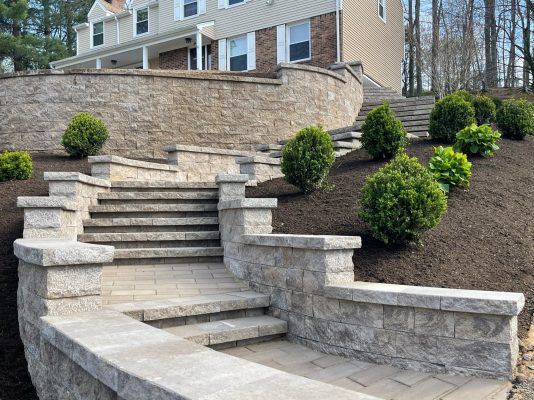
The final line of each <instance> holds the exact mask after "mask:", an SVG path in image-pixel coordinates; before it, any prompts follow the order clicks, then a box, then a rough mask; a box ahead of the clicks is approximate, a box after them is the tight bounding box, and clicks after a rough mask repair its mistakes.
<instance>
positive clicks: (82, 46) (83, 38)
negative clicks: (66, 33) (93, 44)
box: [78, 27, 91, 54]
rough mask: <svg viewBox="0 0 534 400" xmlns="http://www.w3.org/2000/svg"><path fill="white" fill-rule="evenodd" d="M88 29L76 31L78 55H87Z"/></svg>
mask: <svg viewBox="0 0 534 400" xmlns="http://www.w3.org/2000/svg"><path fill="white" fill-rule="evenodd" d="M89 40H90V34H89V27H87V28H81V29H78V54H83V53H87V52H88V51H89V50H91V49H90V47H89V44H90V41H89Z"/></svg>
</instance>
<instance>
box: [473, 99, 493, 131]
mask: <svg viewBox="0 0 534 400" xmlns="http://www.w3.org/2000/svg"><path fill="white" fill-rule="evenodd" d="M471 104H472V105H473V107H475V118H476V120H477V123H478V124H479V125H482V124H491V123H492V122H495V116H496V114H497V107H495V103H494V102H493V100H492V99H490V98H489V97H488V96H475V97H474V98H473V101H472V102H471Z"/></svg>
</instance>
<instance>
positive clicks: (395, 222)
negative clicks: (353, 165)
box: [359, 153, 447, 244]
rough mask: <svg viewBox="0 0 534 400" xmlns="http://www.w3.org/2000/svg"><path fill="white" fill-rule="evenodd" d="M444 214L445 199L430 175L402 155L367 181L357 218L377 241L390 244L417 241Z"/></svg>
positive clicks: (423, 168)
mask: <svg viewBox="0 0 534 400" xmlns="http://www.w3.org/2000/svg"><path fill="white" fill-rule="evenodd" d="M446 210H447V198H446V196H445V193H444V192H443V191H442V190H441V189H440V187H439V185H438V183H437V181H436V180H435V179H434V177H433V176H432V174H431V173H430V172H429V171H428V169H427V168H425V167H424V166H422V165H421V164H420V163H419V161H418V160H417V158H410V157H409V156H408V155H406V154H405V153H402V154H399V155H397V156H396V157H395V158H394V159H393V160H392V161H390V162H389V163H388V164H386V165H385V166H384V167H382V168H381V169H380V170H378V172H376V173H375V174H373V175H371V176H369V177H367V180H366V182H365V184H364V187H363V189H362V193H361V209H360V211H359V216H360V218H361V219H362V220H363V221H364V222H365V223H367V225H368V226H369V229H370V231H371V234H372V235H373V236H374V237H375V238H376V239H378V240H380V241H382V242H384V243H386V244H393V243H407V242H413V241H418V240H419V238H420V237H421V235H422V234H423V233H424V232H425V231H427V230H428V229H431V228H433V227H435V226H436V225H437V224H438V223H439V222H440V221H441V217H442V215H443V213H445V211H446Z"/></svg>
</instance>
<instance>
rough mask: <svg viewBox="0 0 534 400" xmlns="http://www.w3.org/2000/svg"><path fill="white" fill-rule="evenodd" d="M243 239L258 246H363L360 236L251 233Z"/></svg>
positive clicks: (332, 247)
mask: <svg viewBox="0 0 534 400" xmlns="http://www.w3.org/2000/svg"><path fill="white" fill-rule="evenodd" d="M241 241H242V242H243V243H246V244H252V245H256V246H269V247H294V248H299V249H314V250H353V249H359V248H361V247H362V240H361V238H360V237H359V236H329V235H286V234H249V235H241Z"/></svg>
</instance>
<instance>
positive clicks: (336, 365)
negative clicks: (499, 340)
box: [222, 340, 511, 400]
mask: <svg viewBox="0 0 534 400" xmlns="http://www.w3.org/2000/svg"><path fill="white" fill-rule="evenodd" d="M222 352H224V353H226V354H229V355H233V356H236V357H239V358H244V359H247V360H249V361H254V362H257V363H260V364H263V365H267V366H269V367H272V368H276V369H279V370H282V371H286V372H290V373H292V374H295V375H300V376H305V377H307V378H310V379H314V380H318V381H322V382H327V383H330V384H332V385H336V386H341V387H344V388H346V389H350V390H354V391H355V392H359V393H365V394H369V395H373V396H376V397H379V398H381V399H384V400H505V399H506V398H507V394H508V391H509V388H510V386H511V385H510V383H509V382H503V381H497V380H489V379H476V378H469V377H462V376H455V375H442V374H428V373H422V372H416V371H407V370H401V369H398V368H394V367H390V366H387V365H376V364H371V363H366V362H362V361H357V360H350V359H347V358H343V357H337V356H331V355H325V354H323V353H319V352H316V351H313V350H311V349H308V348H307V347H305V346H301V345H298V344H293V343H289V342H287V341H285V340H277V341H271V342H265V343H259V344H253V345H249V346H244V347H234V348H230V349H226V350H222Z"/></svg>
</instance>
